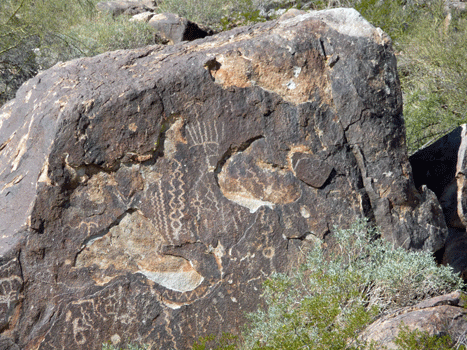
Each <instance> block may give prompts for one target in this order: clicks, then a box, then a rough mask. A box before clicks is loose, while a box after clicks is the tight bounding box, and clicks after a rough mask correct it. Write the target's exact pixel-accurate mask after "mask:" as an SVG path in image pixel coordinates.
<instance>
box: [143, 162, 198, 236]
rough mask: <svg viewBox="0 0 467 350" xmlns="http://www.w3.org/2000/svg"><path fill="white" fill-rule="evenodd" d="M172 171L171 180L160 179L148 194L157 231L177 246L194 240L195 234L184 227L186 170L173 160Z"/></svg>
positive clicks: (149, 189) (149, 187) (153, 184)
mask: <svg viewBox="0 0 467 350" xmlns="http://www.w3.org/2000/svg"><path fill="white" fill-rule="evenodd" d="M170 165H171V167H172V170H171V172H170V175H169V179H168V180H166V181H164V180H162V179H159V180H158V181H156V182H154V183H152V184H151V185H149V186H148V192H147V193H146V194H147V196H148V198H150V201H151V204H152V209H153V211H154V215H153V218H154V219H153V220H154V225H155V227H156V229H157V230H158V231H159V232H160V234H162V236H163V237H164V238H165V240H166V241H167V242H169V243H170V244H176V243H177V242H180V240H183V239H185V240H186V239H188V240H190V239H193V234H192V233H191V232H189V230H187V228H186V227H185V226H184V222H183V218H184V216H185V207H186V195H185V192H186V191H185V187H186V184H185V181H184V170H183V166H182V164H181V163H180V162H179V161H178V160H176V159H172V160H171V164H170Z"/></svg>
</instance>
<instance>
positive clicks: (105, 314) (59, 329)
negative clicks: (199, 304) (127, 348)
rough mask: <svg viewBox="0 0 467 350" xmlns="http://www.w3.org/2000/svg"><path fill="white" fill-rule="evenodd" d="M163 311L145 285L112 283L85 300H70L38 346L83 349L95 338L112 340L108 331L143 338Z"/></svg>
mask: <svg viewBox="0 0 467 350" xmlns="http://www.w3.org/2000/svg"><path fill="white" fill-rule="evenodd" d="M142 288H144V289H142ZM132 292H134V293H135V294H131V293H132ZM160 312H161V308H160V306H159V304H158V303H157V301H156V300H155V298H154V296H153V295H152V292H151V291H148V288H147V287H146V286H144V285H143V286H138V285H134V286H132V287H131V288H129V285H128V284H126V285H118V284H117V285H109V286H107V287H106V288H104V289H103V290H100V291H98V292H96V293H95V294H93V295H91V296H89V297H88V298H86V299H83V300H78V301H72V302H70V303H68V304H67V306H66V307H65V308H64V310H63V311H62V312H61V314H60V315H58V316H57V317H56V319H55V320H56V322H54V324H53V325H52V326H51V328H50V330H49V332H47V334H46V335H45V337H44V340H43V341H42V343H41V344H40V346H39V349H76V348H83V347H86V344H89V343H90V342H91V341H95V340H96V339H97V340H98V343H100V344H102V343H104V342H106V341H108V340H109V339H108V338H105V337H106V336H105V334H106V333H105V331H110V332H111V333H112V334H114V335H115V334H116V335H118V336H120V337H124V336H125V334H126V332H128V331H131V332H134V334H135V335H136V334H138V335H139V337H141V338H144V337H146V336H147V335H148V334H149V333H150V332H151V331H152V329H153V327H152V326H151V322H152V320H154V319H155V318H156V317H157V316H158V314H159V313H160ZM135 320H138V321H139V322H135ZM141 324H143V325H145V327H141V326H140V325H141ZM104 330H105V331H104ZM134 339H136V336H135V337H134Z"/></svg>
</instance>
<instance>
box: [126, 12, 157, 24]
mask: <svg viewBox="0 0 467 350" xmlns="http://www.w3.org/2000/svg"><path fill="white" fill-rule="evenodd" d="M153 16H154V13H153V12H150V11H147V12H142V13H138V14H137V15H134V16H133V17H131V18H130V21H131V22H133V21H136V22H144V23H147V22H149V20H150V19H151V18H152V17H153Z"/></svg>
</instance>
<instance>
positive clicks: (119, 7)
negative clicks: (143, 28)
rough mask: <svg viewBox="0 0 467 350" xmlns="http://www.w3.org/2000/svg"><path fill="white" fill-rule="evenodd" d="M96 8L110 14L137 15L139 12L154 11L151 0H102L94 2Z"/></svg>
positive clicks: (115, 15)
mask: <svg viewBox="0 0 467 350" xmlns="http://www.w3.org/2000/svg"><path fill="white" fill-rule="evenodd" d="M96 9H98V10H99V11H101V12H108V13H111V14H112V16H114V17H117V16H120V15H129V16H133V15H137V14H139V13H143V12H148V11H154V9H155V6H154V1H153V0H141V1H125V0H123V1H102V2H99V3H97V4H96Z"/></svg>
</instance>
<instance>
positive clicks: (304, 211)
mask: <svg viewBox="0 0 467 350" xmlns="http://www.w3.org/2000/svg"><path fill="white" fill-rule="evenodd" d="M300 214H301V215H302V216H303V217H304V218H305V219H308V218H309V217H310V216H311V214H310V212H309V211H308V209H307V208H306V207H301V208H300Z"/></svg>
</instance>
